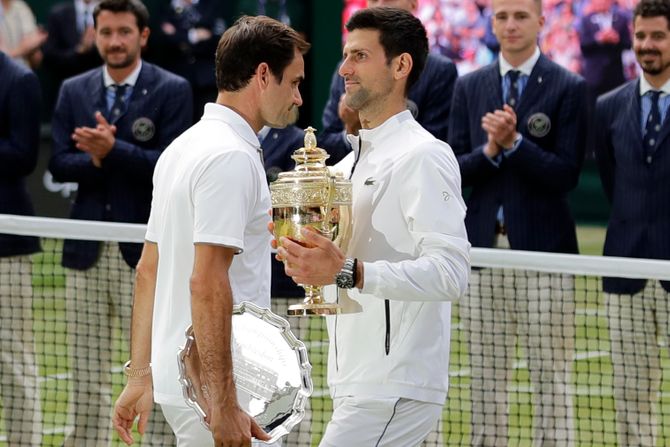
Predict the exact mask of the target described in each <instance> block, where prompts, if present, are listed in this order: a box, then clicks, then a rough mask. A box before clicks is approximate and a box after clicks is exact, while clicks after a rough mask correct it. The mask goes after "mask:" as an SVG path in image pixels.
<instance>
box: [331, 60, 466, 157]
mask: <svg viewBox="0 0 670 447" xmlns="http://www.w3.org/2000/svg"><path fill="white" fill-rule="evenodd" d="M341 64H342V62H340V63H339V64H338V65H337V69H336V70H335V73H333V78H332V80H331V83H330V97H329V98H328V102H327V103H326V106H325V108H324V109H323V115H322V117H321V120H322V124H323V131H322V132H321V133H320V134H319V136H318V142H319V147H322V148H324V149H325V150H327V151H328V153H329V154H330V158H329V159H328V164H329V165H332V164H335V163H337V162H338V161H340V160H342V159H343V158H344V157H345V156H346V155H347V154H348V153H349V152H351V146H349V143H348V142H346V141H345V140H344V137H343V132H344V123H342V120H341V119H340V117H339V115H338V113H337V106H338V104H339V103H340V97H341V96H342V94H343V93H344V79H343V78H342V77H341V76H340V75H339V74H338V71H339V69H340V65H341ZM457 77H458V72H457V71H456V65H454V63H453V62H452V61H451V60H450V59H449V58H447V57H444V56H441V55H439V54H434V53H430V54H429V55H428V59H427V60H426V66H425V67H424V69H423V72H421V76H419V79H418V80H417V81H416V83H415V84H414V85H413V86H412V88H410V89H409V93H408V106H409V107H408V108H409V109H410V110H411V111H412V114H413V115H414V117H415V118H416V120H417V121H418V122H419V124H421V125H422V126H423V127H424V128H425V129H426V130H427V131H429V132H430V133H432V134H433V135H434V136H435V138H439V139H440V140H442V141H447V133H448V128H447V127H448V124H449V106H450V104H451V95H452V93H453V90H454V82H456V78H457Z"/></svg>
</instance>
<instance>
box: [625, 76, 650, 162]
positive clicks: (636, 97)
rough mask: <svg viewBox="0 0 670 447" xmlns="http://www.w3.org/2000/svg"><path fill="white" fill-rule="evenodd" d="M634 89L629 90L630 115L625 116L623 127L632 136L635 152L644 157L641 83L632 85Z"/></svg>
mask: <svg viewBox="0 0 670 447" xmlns="http://www.w3.org/2000/svg"><path fill="white" fill-rule="evenodd" d="M631 86H632V88H630V89H629V90H628V102H627V104H626V106H627V107H628V111H629V113H627V114H625V115H624V116H625V117H626V118H625V119H623V120H622V121H623V125H624V126H626V132H625V133H624V134H625V135H631V140H632V141H631V144H632V145H633V147H634V149H635V151H636V152H637V153H638V154H639V155H640V157H644V155H645V154H644V148H643V147H642V128H641V127H640V120H641V117H640V114H641V113H642V104H641V99H640V81H639V80H638V81H637V82H635V83H633V84H631Z"/></svg>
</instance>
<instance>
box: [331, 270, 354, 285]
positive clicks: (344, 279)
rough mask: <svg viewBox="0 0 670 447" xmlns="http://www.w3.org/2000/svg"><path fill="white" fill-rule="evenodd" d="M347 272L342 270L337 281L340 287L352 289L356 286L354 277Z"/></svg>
mask: <svg viewBox="0 0 670 447" xmlns="http://www.w3.org/2000/svg"><path fill="white" fill-rule="evenodd" d="M348 273H349V272H347V273H343V272H340V273H338V274H337V277H336V278H335V283H336V284H337V287H339V288H340V289H351V288H352V287H354V277H353V275H350V274H348Z"/></svg>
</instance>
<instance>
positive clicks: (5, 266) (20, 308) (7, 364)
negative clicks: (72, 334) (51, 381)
mask: <svg viewBox="0 0 670 447" xmlns="http://www.w3.org/2000/svg"><path fill="white" fill-rule="evenodd" d="M0 275H1V276H2V280H1V281H0V401H1V402H2V410H3V417H4V420H5V427H6V434H7V443H8V445H10V446H15V445H16V446H26V447H30V446H34V447H36V446H39V445H41V444H42V416H41V412H40V397H39V384H38V380H37V379H38V369H37V363H36V361H35V342H34V339H33V316H32V309H33V290H32V285H31V263H30V256H10V257H6V258H0Z"/></svg>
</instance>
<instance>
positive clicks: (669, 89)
mask: <svg viewBox="0 0 670 447" xmlns="http://www.w3.org/2000/svg"><path fill="white" fill-rule="evenodd" d="M651 90H656V89H655V88H654V87H652V86H651V84H650V83H649V81H647V78H645V77H644V75H642V76H640V96H644V94H645V93H647V92H648V91H651ZM660 90H661V94H662V95H668V94H670V79H668V80H667V81H666V82H665V84H663V86H662V87H661V88H660Z"/></svg>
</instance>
